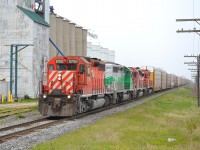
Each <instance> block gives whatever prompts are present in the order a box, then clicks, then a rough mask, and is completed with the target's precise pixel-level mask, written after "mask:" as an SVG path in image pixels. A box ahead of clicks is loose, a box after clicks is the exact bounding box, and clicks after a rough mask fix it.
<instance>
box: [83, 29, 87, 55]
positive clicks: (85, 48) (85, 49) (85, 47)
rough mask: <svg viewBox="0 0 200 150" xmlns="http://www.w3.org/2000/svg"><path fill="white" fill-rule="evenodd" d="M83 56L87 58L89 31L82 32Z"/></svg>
mask: <svg viewBox="0 0 200 150" xmlns="http://www.w3.org/2000/svg"><path fill="white" fill-rule="evenodd" d="M82 56H85V57H86V56H87V30H86V29H83V30H82Z"/></svg>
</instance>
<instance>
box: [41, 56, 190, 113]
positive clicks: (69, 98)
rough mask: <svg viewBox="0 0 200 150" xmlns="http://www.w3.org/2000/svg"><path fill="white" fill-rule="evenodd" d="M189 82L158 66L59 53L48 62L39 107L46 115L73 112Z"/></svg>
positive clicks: (111, 103)
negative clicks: (129, 63)
mask: <svg viewBox="0 0 200 150" xmlns="http://www.w3.org/2000/svg"><path fill="white" fill-rule="evenodd" d="M188 82H189V80H187V79H185V78H182V77H178V76H176V75H173V74H168V73H167V72H165V71H163V70H161V69H158V68H154V67H147V66H144V67H140V68H139V67H126V66H123V65H120V64H117V63H112V62H105V61H102V60H100V59H97V58H89V57H81V56H68V57H63V56H56V57H53V58H52V59H51V60H50V61H49V62H48V63H47V75H46V81H45V82H44V81H42V82H41V90H40V95H39V108H38V109H39V112H40V113H41V114H43V115H44V116H73V115H76V114H80V113H83V112H86V111H89V110H93V109H96V108H100V107H106V106H109V105H113V104H116V103H120V102H123V101H128V100H131V99H134V98H136V97H141V96H144V95H148V94H152V93H154V92H157V91H160V90H165V89H170V88H174V87H177V86H181V85H184V84H187V83H188Z"/></svg>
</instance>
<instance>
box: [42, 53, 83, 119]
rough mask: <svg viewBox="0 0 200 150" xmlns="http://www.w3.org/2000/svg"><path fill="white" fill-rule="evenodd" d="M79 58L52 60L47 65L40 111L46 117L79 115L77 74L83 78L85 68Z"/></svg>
mask: <svg viewBox="0 0 200 150" xmlns="http://www.w3.org/2000/svg"><path fill="white" fill-rule="evenodd" d="M79 62H80V60H79V59H77V57H74V58H69V59H67V58H65V57H62V56H59V57H54V58H52V59H51V60H50V61H49V62H48V64H47V82H46V85H44V83H43V86H42V91H41V94H40V97H39V111H40V112H41V113H42V114H43V115H45V116H72V115H75V114H76V113H77V99H78V97H79V94H77V93H79V92H80V91H77V90H76V87H77V77H78V76H77V74H78V75H79V77H80V76H83V74H84V72H85V66H84V65H83V64H79Z"/></svg>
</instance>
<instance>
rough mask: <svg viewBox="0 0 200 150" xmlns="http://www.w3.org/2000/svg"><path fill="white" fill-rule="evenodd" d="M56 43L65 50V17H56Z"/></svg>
mask: <svg viewBox="0 0 200 150" xmlns="http://www.w3.org/2000/svg"><path fill="white" fill-rule="evenodd" d="M56 45H57V46H58V47H59V48H60V50H61V51H62V52H63V17H60V16H57V17H56Z"/></svg>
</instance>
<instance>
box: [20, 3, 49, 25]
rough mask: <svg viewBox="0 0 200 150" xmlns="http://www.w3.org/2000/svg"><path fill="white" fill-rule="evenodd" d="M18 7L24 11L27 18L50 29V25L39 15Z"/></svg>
mask: <svg viewBox="0 0 200 150" xmlns="http://www.w3.org/2000/svg"><path fill="white" fill-rule="evenodd" d="M17 7H18V8H19V9H20V10H21V11H23V12H24V13H25V14H26V15H27V16H29V17H30V18H31V19H32V20H33V21H34V22H37V23H39V24H42V25H45V26H48V27H49V24H48V23H47V22H46V21H45V20H44V19H43V18H42V17H40V16H39V15H38V14H37V13H35V12H33V11H30V10H28V9H25V8H23V7H20V6H18V5H17Z"/></svg>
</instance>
